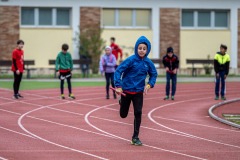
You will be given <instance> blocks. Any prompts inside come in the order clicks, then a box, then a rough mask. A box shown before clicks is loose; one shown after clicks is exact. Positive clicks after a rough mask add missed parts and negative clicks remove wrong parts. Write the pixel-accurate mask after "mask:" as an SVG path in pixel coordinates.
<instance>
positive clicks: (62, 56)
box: [56, 44, 75, 99]
mask: <svg viewBox="0 0 240 160" xmlns="http://www.w3.org/2000/svg"><path fill="white" fill-rule="evenodd" d="M68 48H69V47H68V45H67V44H63V45H62V51H61V52H59V53H58V56H57V59H56V72H57V74H58V75H59V79H60V89H61V98H62V99H65V96H64V80H65V79H67V83H68V92H69V95H68V97H69V98H71V99H75V97H74V95H73V94H72V86H71V77H72V73H71V71H72V69H73V61H72V56H71V54H70V53H69V52H68Z"/></svg>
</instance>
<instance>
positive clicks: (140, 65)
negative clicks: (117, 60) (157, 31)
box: [114, 36, 157, 92]
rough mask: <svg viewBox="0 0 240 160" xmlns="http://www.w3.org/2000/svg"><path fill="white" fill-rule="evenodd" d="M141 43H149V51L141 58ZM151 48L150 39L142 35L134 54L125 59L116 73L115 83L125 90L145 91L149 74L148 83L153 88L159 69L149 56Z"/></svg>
mask: <svg viewBox="0 0 240 160" xmlns="http://www.w3.org/2000/svg"><path fill="white" fill-rule="evenodd" d="M141 43H145V44H147V53H146V55H145V56H144V57H143V58H141V57H140V56H139V55H138V45H139V44H141ZM150 50H151V43H150V41H149V40H148V39H147V38H146V37H144V36H141V37H140V38H139V39H138V40H137V42H136V44H135V48H134V55H132V56H130V57H128V58H127V59H126V60H124V61H123V62H122V63H121V64H120V65H119V66H118V67H117V70H116V72H115V74H114V83H115V86H116V87H121V88H122V89H123V91H129V92H143V91H144V87H145V79H146V77H147V75H149V81H148V84H149V85H150V86H151V88H153V87H154V84H155V82H156V79H157V70H156V68H155V66H154V64H153V62H152V61H151V60H150V59H149V58H148V57H147V56H148V54H149V52H150Z"/></svg>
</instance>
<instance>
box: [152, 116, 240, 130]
mask: <svg viewBox="0 0 240 160" xmlns="http://www.w3.org/2000/svg"><path fill="white" fill-rule="evenodd" d="M153 117H154V118H158V119H164V120H167V121H174V122H179V123H186V124H191V125H195V126H202V127H208V128H213V129H220V130H225V131H230V132H240V131H237V130H231V129H226V128H220V127H215V126H209V125H204V124H199V123H192V122H187V121H181V120H176V119H170V118H164V117H159V116H153Z"/></svg>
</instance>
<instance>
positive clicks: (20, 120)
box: [18, 102, 107, 160]
mask: <svg viewBox="0 0 240 160" xmlns="http://www.w3.org/2000/svg"><path fill="white" fill-rule="evenodd" d="M67 103H69V102H67ZM61 104H62V103H61ZM55 105H60V104H54V105H48V106H42V107H39V108H36V109H33V110H31V111H28V112H26V113H24V114H23V115H21V116H20V117H19V119H18V125H19V127H20V128H21V129H22V130H24V131H25V132H26V133H28V134H30V135H32V136H34V137H36V138H37V139H40V140H42V141H44V142H46V143H49V144H52V145H55V146H58V147H61V148H65V149H68V150H71V151H75V152H78V153H81V154H85V155H88V156H91V157H95V158H98V159H102V160H107V159H106V158H103V157H100V156H97V155H94V154H91V153H87V152H84V151H81V150H77V149H74V148H71V147H67V146H64V145H61V144H57V143H54V142H52V141H49V140H46V139H44V138H42V137H39V136H37V135H36V134H34V133H32V132H30V131H28V130H27V129H26V128H25V127H24V126H23V124H22V120H23V118H24V117H25V116H27V115H28V114H30V113H33V112H35V111H38V110H41V109H44V108H46V107H51V106H55Z"/></svg>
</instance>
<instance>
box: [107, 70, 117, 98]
mask: <svg viewBox="0 0 240 160" xmlns="http://www.w3.org/2000/svg"><path fill="white" fill-rule="evenodd" d="M105 78H106V93H107V95H109V86H110V81H111V85H112V87H113V88H115V85H114V72H113V73H105Z"/></svg>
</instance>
